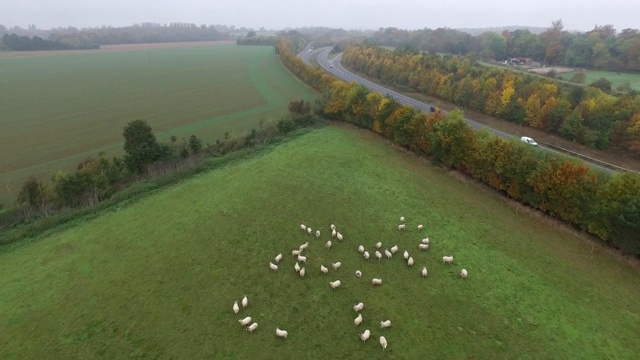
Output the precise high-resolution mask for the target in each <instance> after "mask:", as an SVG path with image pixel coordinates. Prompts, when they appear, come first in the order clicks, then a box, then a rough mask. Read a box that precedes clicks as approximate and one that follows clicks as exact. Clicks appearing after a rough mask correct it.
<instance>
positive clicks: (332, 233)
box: [331, 229, 338, 237]
mask: <svg viewBox="0 0 640 360" xmlns="http://www.w3.org/2000/svg"><path fill="white" fill-rule="evenodd" d="M337 233H338V232H337V231H336V229H333V230H331V237H336V234H337Z"/></svg>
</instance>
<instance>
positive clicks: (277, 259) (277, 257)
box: [276, 253, 282, 264]
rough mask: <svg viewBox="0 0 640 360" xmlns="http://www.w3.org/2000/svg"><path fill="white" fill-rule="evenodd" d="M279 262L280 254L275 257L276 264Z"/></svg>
mask: <svg viewBox="0 0 640 360" xmlns="http://www.w3.org/2000/svg"><path fill="white" fill-rule="evenodd" d="M280 260H282V253H280V254H278V256H276V264H277V263H279V262H280Z"/></svg>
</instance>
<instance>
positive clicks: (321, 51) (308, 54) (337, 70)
mask: <svg viewBox="0 0 640 360" xmlns="http://www.w3.org/2000/svg"><path fill="white" fill-rule="evenodd" d="M310 49H311V48H310V47H309V46H307V47H306V48H305V49H304V50H303V51H302V52H301V53H300V54H298V56H300V58H301V59H302V61H304V62H305V63H306V64H307V65H311V64H310V61H311V59H312V58H314V57H317V60H318V63H319V64H320V66H321V67H322V68H323V69H324V70H326V71H328V72H329V73H331V74H333V75H334V76H336V77H338V78H340V79H342V80H344V81H347V82H357V83H359V84H362V85H364V86H366V87H368V88H369V89H371V90H373V91H377V92H379V93H381V94H383V95H387V96H392V97H393V98H395V99H396V100H397V101H398V102H399V103H401V104H403V105H411V106H413V107H415V108H417V109H420V110H422V111H424V112H430V109H431V107H432V106H433V105H430V104H427V103H423V102H421V101H418V100H416V99H413V98H410V97H408V96H405V95H402V94H400V93H398V92H395V91H393V90H391V89H388V88H386V87H384V86H381V85H379V84H376V83H374V82H371V81H369V80H367V79H365V78H363V77H361V76H358V75H356V74H354V73H352V72H350V71H349V70H347V69H345V68H344V67H343V66H342V64H341V63H340V59H341V58H342V53H340V54H338V55H337V56H336V57H334V58H333V59H329V53H330V52H331V49H332V47H331V46H326V47H321V48H317V49H312V50H311V51H309V50H310ZM440 111H442V112H444V110H442V109H440ZM445 113H446V112H445ZM464 120H465V121H466V122H467V123H468V124H469V126H471V128H473V129H474V130H480V129H485V130H487V131H488V132H491V133H493V134H495V135H496V136H499V137H502V138H505V139H519V137H518V136H515V135H511V134H508V133H505V132H502V131H500V130H496V129H493V128H490V127H488V126H486V125H483V124H481V123H478V122H476V121H473V120H471V119H466V118H465V119H464ZM538 148H540V149H543V150H546V151H550V152H553V153H556V154H561V155H564V156H570V155H567V154H565V153H562V152H560V151H557V150H554V149H552V148H550V147H547V146H543V145H540V144H538ZM581 157H582V158H581V159H580V160H582V161H584V162H585V163H586V164H588V165H590V166H592V167H594V168H596V169H598V170H602V171H605V172H608V173H612V172H615V170H612V169H611V168H610V167H605V166H602V165H599V164H597V163H595V162H592V161H588V160H587V159H585V157H586V156H584V155H583V156H581ZM593 160H595V161H599V160H597V159H593ZM608 165H610V166H611V167H615V165H612V164H608Z"/></svg>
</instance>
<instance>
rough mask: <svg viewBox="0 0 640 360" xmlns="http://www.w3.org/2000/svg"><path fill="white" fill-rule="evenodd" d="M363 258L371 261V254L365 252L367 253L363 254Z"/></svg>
mask: <svg viewBox="0 0 640 360" xmlns="http://www.w3.org/2000/svg"><path fill="white" fill-rule="evenodd" d="M362 256H364V258H365V259H366V260H369V252H368V251H365V252H364V253H363V254H362Z"/></svg>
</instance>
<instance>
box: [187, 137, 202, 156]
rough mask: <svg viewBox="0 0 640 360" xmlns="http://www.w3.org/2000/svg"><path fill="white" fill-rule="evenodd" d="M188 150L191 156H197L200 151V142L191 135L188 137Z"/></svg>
mask: <svg viewBox="0 0 640 360" xmlns="http://www.w3.org/2000/svg"><path fill="white" fill-rule="evenodd" d="M189 149H190V150H191V153H192V154H197V153H199V152H200V150H202V140H200V139H199V138H198V137H197V136H195V135H191V136H190V137H189Z"/></svg>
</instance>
